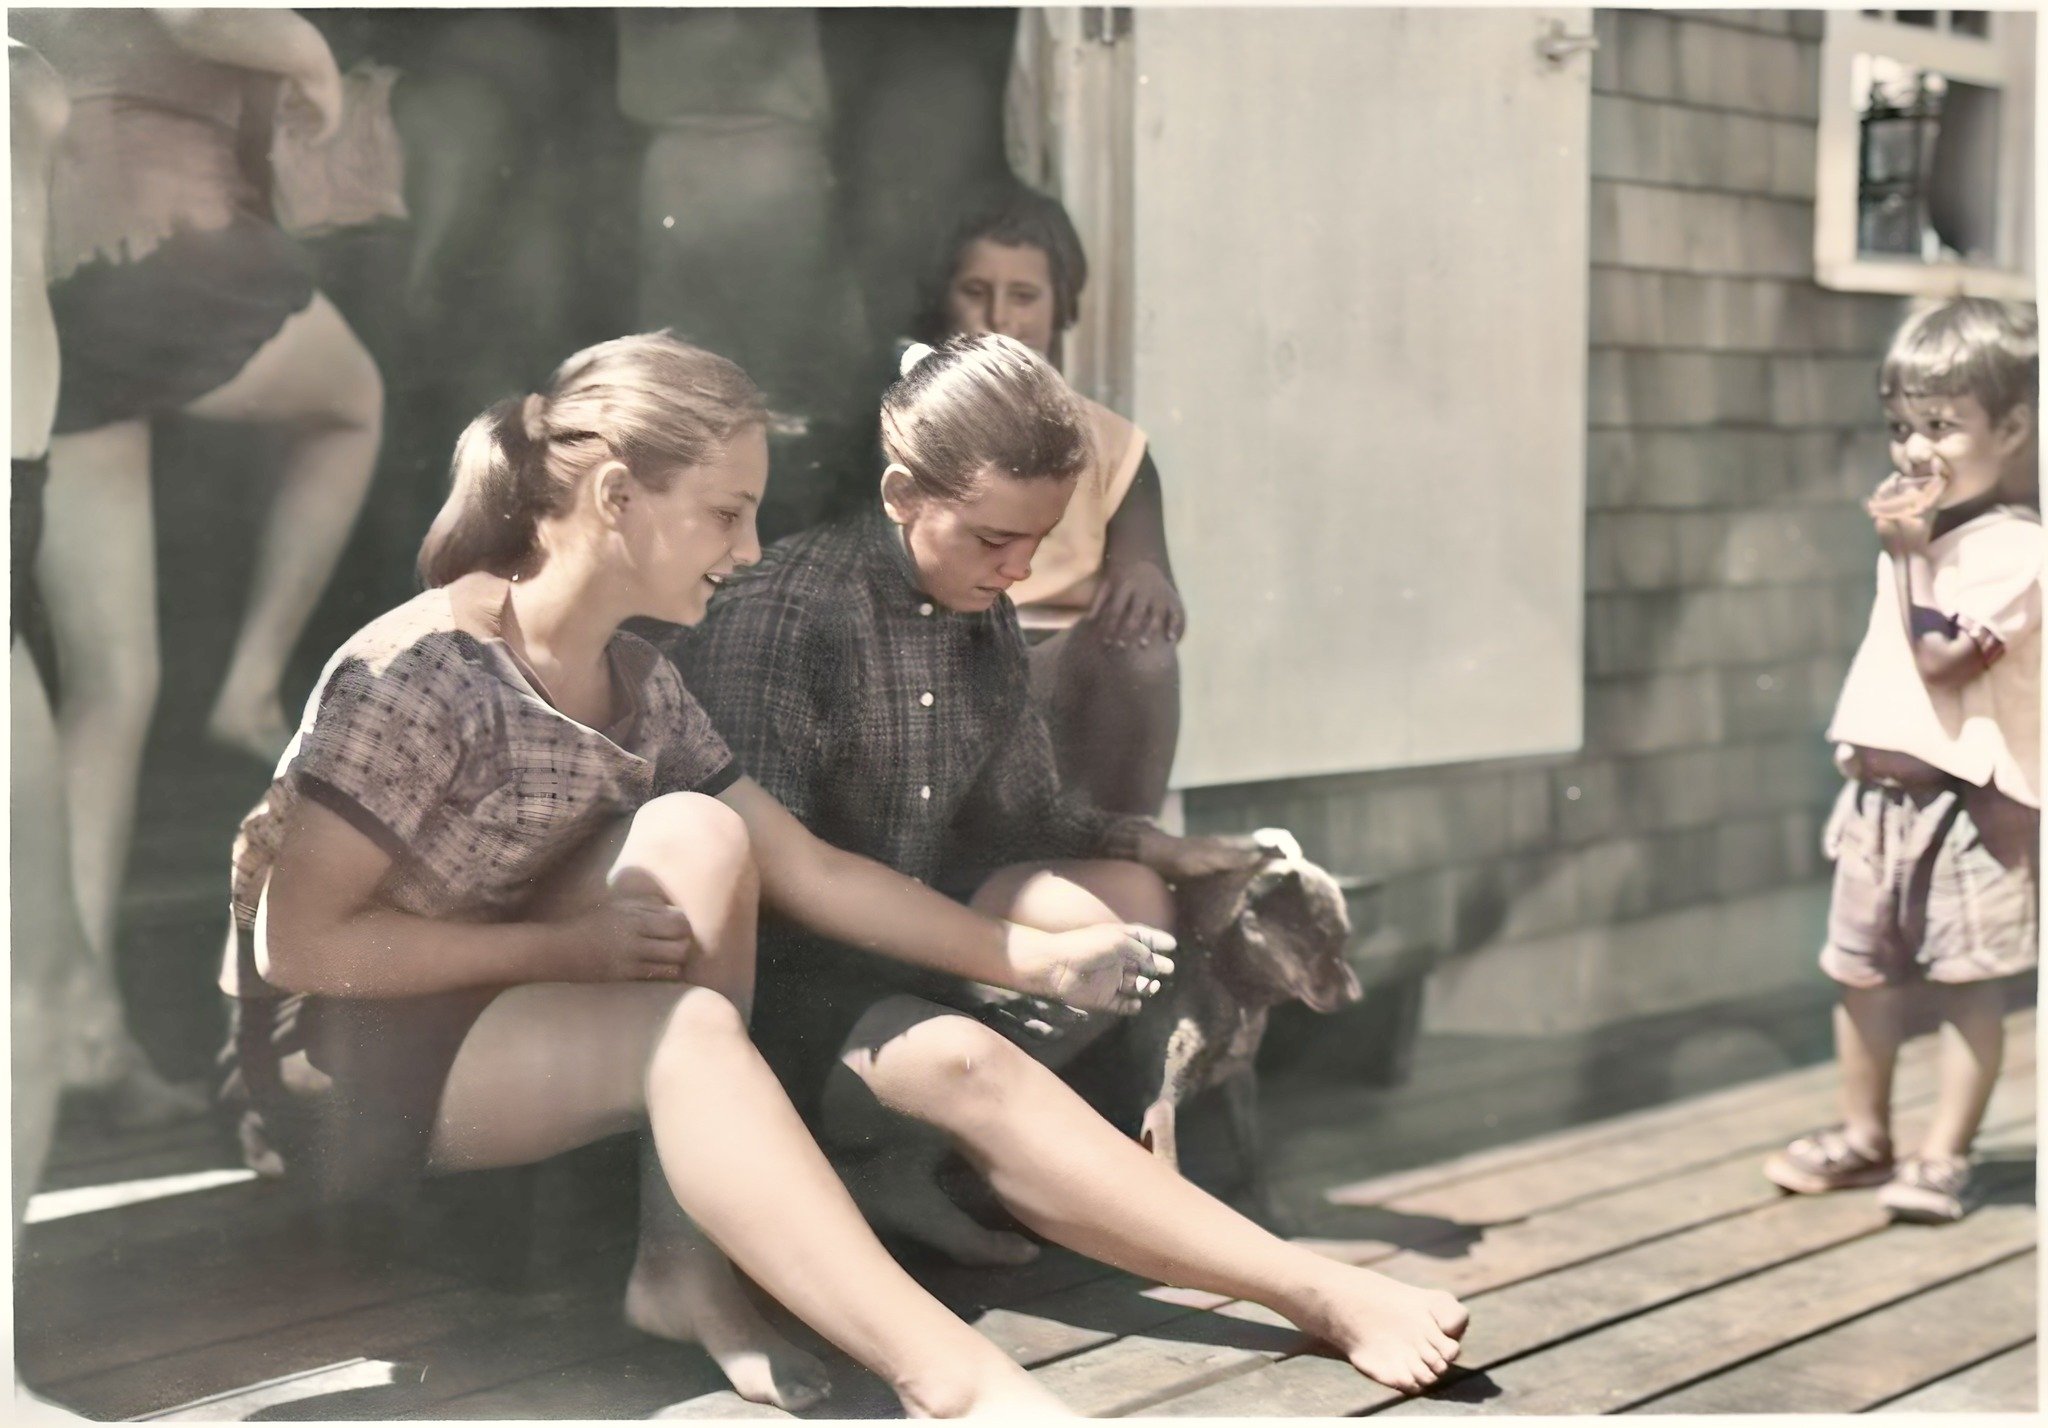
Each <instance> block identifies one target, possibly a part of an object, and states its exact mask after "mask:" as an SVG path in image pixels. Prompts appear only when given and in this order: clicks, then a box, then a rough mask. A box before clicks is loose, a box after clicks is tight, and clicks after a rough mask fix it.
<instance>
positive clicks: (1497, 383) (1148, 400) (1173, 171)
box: [1132, 9, 1592, 787]
mask: <svg viewBox="0 0 2048 1428" xmlns="http://www.w3.org/2000/svg"><path fill="white" fill-rule="evenodd" d="M1552 21H1561V22H1562V23H1563V24H1564V26H1565V28H1566V29H1567V30H1568V31H1569V32H1570V33H1574V34H1584V33H1589V32H1590V31H1591V27H1592V22H1591V13H1590V11H1586V10H1540V11H1538V10H1516V11H1495V10H1437V11H1431V10H1348V9H1322V10H1238V9H1231V10H1192V9H1188V10H1177V9H1140V10H1139V11H1138V12H1137V16H1136V26H1135V33H1134V36H1133V40H1132V42H1133V43H1134V44H1135V45H1136V69H1137V75H1138V77H1137V101H1136V112H1135V129H1136V133H1135V151H1134V153H1133V156H1132V173H1133V176H1134V184H1135V216H1134V221H1133V239H1134V243H1133V247H1134V252H1133V263H1132V271H1133V273H1134V275H1135V283H1136V288H1137V300H1136V329H1135V338H1134V343H1133V369H1134V370H1133V400H1132V407H1133V413H1134V415H1135V416H1136V418H1137V420H1138V421H1139V423H1140V424H1141V425H1143V426H1144V427H1145V428H1146V430H1147V431H1148V432H1150V433H1151V437H1152V442H1153V450H1154V453H1155V455H1156V458H1157V460H1158V463H1159V469H1160V471H1161V474H1162V477H1163V480H1164V484H1165V489H1166V498H1167V505H1168V517H1169V522H1170V526H1169V534H1170V537H1171V541H1172V549H1173V558H1174V566H1175V570H1176V573H1177V575H1178V576H1179V578H1180V581H1181V585H1182V588H1183V590H1184V592H1185V594H1186V596H1187V600H1188V606H1189V609H1190V612H1191V621H1192V627H1191V630H1190V633H1189V637H1188V643H1187V646H1186V649H1185V651H1184V683H1183V696H1182V697H1183V706H1184V709H1185V716H1184V718H1185V727H1184V730H1183V734H1182V740H1181V750H1180V759H1179V762H1178V764H1177V765H1176V770H1175V776H1174V782H1175V784H1176V786H1181V787H1189V786H1199V785H1206V784H1217V783H1231V782H1239V781H1246V780H1253V779H1264V778H1275V777H1283V776H1289V775H1301V774H1317V773H1330V772H1339V771H1347V770H1359V769H1372V768H1387V767H1394V766H1403V765H1414V764H1430V763H1440V762H1447V761H1453V760H1469V759H1477V758H1484V757H1493V756H1500V755H1511V754H1529V753H1538V752H1548V751H1555V750H1561V749H1567V748H1572V747H1576V746H1577V744H1578V743H1579V740H1580V712H1581V711H1580V705H1581V661H1582V655H1581V648H1582V639H1581V624H1582V619H1583V598H1584V596H1583V570H1582V554H1581V547H1582V543H1583V533H1584V523H1585V503H1584V494H1583V489H1584V446H1585V421H1586V415H1585V368H1586V282H1587V264H1588V247H1587V206H1588V175H1587V157H1586V138H1587V123H1588V103H1589V100H1588V89H1589V81H1588V73H1589V62H1588V59H1587V57H1586V56H1584V55H1579V56H1577V57H1575V58H1572V59H1569V60H1567V61H1566V62H1565V63H1564V64H1563V65H1562V66H1556V67H1554V66H1552V65H1550V64H1549V63H1547V62H1546V61H1545V60H1544V59H1542V58H1541V57H1540V56H1539V54H1538V49H1537V45H1538V41H1539V39H1540V38H1541V36H1542V35H1543V34H1544V32H1545V30H1546V28H1547V27H1548V25H1549V24H1550V23H1551V22H1552Z"/></svg>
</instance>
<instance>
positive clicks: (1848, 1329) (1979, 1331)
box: [1629, 1254, 2040, 1413]
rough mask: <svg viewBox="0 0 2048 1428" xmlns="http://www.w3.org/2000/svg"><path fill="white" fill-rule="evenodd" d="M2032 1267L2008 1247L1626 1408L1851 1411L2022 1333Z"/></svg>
mask: <svg viewBox="0 0 2048 1428" xmlns="http://www.w3.org/2000/svg"><path fill="white" fill-rule="evenodd" d="M2039 1268H2040V1266H2039V1264H2038V1262H2037V1261H2036V1259H2035V1257H2034V1256H2033V1255H2031V1254H2023V1255H2018V1256H2015V1257H2014V1258H2012V1259H2008V1260H2005V1261H2003V1262H2001V1263H1999V1264H1995V1265H1993V1266H1992V1267H1991V1268H1989V1269H1986V1270H1980V1271H1978V1272H1977V1273H1975V1274H1968V1275H1964V1276H1963V1277H1962V1278H1961V1279H1957V1280H1952V1281H1951V1282H1949V1283H1947V1284H1943V1285H1938V1286H1937V1287H1935V1288H1933V1289H1930V1290H1927V1291H1926V1292H1925V1293H1922V1294H1916V1295H1913V1296H1912V1297H1911V1298H1908V1299H1902V1300H1900V1301H1899V1302H1898V1303H1896V1304H1891V1305H1887V1306H1886V1307H1884V1308H1882V1309H1879V1310H1876V1311H1875V1312H1873V1313H1870V1314H1866V1315H1864V1316H1863V1317H1862V1318H1860V1319H1854V1320H1851V1321H1850V1322H1848V1323H1846V1324H1842V1325H1838V1326H1837V1327H1835V1328H1833V1329H1829V1330H1826V1331H1825V1332H1823V1333H1819V1334H1816V1335H1814V1336H1813V1337H1812V1338H1810V1339H1802V1340H1800V1341H1799V1342H1798V1343H1796V1344H1788V1345H1786V1346H1785V1347H1784V1348H1782V1349H1778V1350H1777V1351H1775V1352H1773V1353H1769V1354H1765V1355H1764V1356H1763V1357H1762V1358H1759V1359H1752V1360H1751V1361H1750V1362H1748V1363H1745V1364H1738V1365H1737V1366H1736V1367H1734V1368H1732V1369H1729V1370H1727V1371H1726V1372H1725V1373H1720V1374H1716V1375H1715V1376H1714V1377H1712V1378H1709V1379H1705V1380H1703V1381H1701V1382H1699V1383H1695V1384H1693V1385H1691V1386H1690V1387H1687V1388H1681V1389H1679V1390H1678V1391H1677V1392H1675V1393H1667V1394H1664V1395H1662V1396H1660V1397H1658V1398H1653V1399H1651V1400H1649V1401H1648V1402H1646V1403H1640V1404H1637V1405H1636V1406H1635V1407H1634V1408H1631V1409H1630V1410H1629V1412H1631V1413H1858V1412H1861V1411H1863V1410H1864V1409H1867V1408H1869V1407H1871V1406H1873V1405H1875V1404H1878V1403H1882V1402H1884V1401H1885V1400H1887V1399H1890V1398H1896V1397H1898V1396H1899V1395H1901V1394H1903V1393H1907V1392H1909V1391H1911V1390H1913V1389H1915V1388H1919V1387H1921V1386H1922V1385H1924V1384H1927V1383H1930V1382H1933V1381H1936V1380H1938V1379H1940V1378H1942V1377H1943V1376H1945V1375H1947V1374H1950V1373H1953V1372H1955V1371H1956V1369H1957V1368H1959V1367H1961V1366H1962V1365H1965V1364H1971V1363H1976V1362H1978V1361H1979V1360H1981V1359H1984V1358H1986V1357H1987V1356H1989V1355H1992V1354H1995V1353H1999V1352H2001V1351H2003V1350H2006V1349H2010V1348H2013V1347H2014V1346H2016V1345H2018V1344H2022V1343H2026V1342H2028V1341H2030V1340H2032V1338H2033V1337H2034V1329H2033V1325H2034V1308H2035V1304H2034V1299H2035V1295H2034V1282H2035V1276H2036V1275H2037V1274H2038V1272H2039Z"/></svg>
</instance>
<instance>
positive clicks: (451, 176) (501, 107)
mask: <svg viewBox="0 0 2048 1428" xmlns="http://www.w3.org/2000/svg"><path fill="white" fill-rule="evenodd" d="M391 108H392V119H393V121H394V122H395V123H396V124H397V126H398V132H399V134H400V135H401V136H402V137H403V138H404V140H405V154H406V179H407V183H406V186H405V189H406V193H405V203H406V207H407V208H408V209H410V210H411V212H412V254H411V257H410V259H409V260H408V262H407V266H406V274H405V289H406V298H407V301H408V302H409V303H410V304H412V305H414V306H415V307H420V306H428V307H430V306H431V305H432V304H434V303H436V302H438V300H439V297H440V283H439V279H440V276H441V274H442V272H443V271H444V270H445V269H446V267H447V265H448V263H449V261H450V257H451V253H454V252H458V251H459V250H461V249H463V248H466V247H467V246H468V240H469V239H470V238H471V237H472V236H473V234H474V232H475V231H476V229H477V227H478V226H479V224H480V223H481V221H482V220H483V219H484V216H485V215H486V214H488V213H489V212H490V210H491V207H492V205H491V202H490V200H491V199H492V198H493V197H494V196H495V194H496V193H497V191H498V189H499V187H500V185H501V182H502V177H501V176H502V175H503V174H505V173H508V172H510V170H511V168H512V167H513V165H514V164H515V163H517V162H518V161H519V159H520V157H521V156H520V155H519V154H518V152H517V149H516V146H515V144H514V118H513V115H512V111H511V109H510V108H509V106H508V105H507V104H506V102H505V100H504V99H503V98H501V97H500V96H499V94H498V92H497V90H496V89H494V88H493V87H492V85H491V84H490V82H489V81H488V80H486V79H485V78H484V77H483V76H481V75H477V74H468V73H463V72H460V71H457V72H454V73H444V74H431V75H411V74H409V75H407V76H405V77H404V78H403V79H401V80H400V81H399V83H398V86H397V88H396V89H395V90H393V92H392V96H391Z"/></svg>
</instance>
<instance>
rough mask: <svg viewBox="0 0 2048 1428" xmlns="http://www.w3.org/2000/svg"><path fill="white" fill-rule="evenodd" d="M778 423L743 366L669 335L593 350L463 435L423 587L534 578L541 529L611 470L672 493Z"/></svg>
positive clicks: (423, 553) (423, 557) (425, 550)
mask: <svg viewBox="0 0 2048 1428" xmlns="http://www.w3.org/2000/svg"><path fill="white" fill-rule="evenodd" d="M767 418H768V413H767V408H766V407H765V405H764V404H763V402H762V400H761V393H760V391H759V390H758V389H756V387H755V386H754V384H753V382H752V381H751V380H750V379H749V378H748V377H747V374H746V373H745V372H742V371H741V370H740V369H739V367H738V366H736V365H735V364H734V363H732V362H729V361H727V360H726V359H725V358H723V357H720V356H717V355H716V354H714V353H710V352H706V351H704V350H703V349H702V348H701V347H692V346H690V344H688V343H687V342H682V341H678V340H677V339H676V338H675V337H672V336H671V335H669V334H668V333H666V332H650V333H644V334H642V335H640V336H637V337H618V338H614V339H613V340H611V341H610V342H600V343H598V344H597V345H596V346H595V347H586V348H584V349H583V350H582V351H581V352H578V353H577V354H576V355H575V356H573V357H571V358H570V359H569V360H568V361H566V362H564V363H563V364H562V365H561V366H559V367H557V368H556V369H555V372H554V375H553V376H551V377H549V378H548V380H547V382H546V384H545V385H544V386H543V387H542V389H541V390H540V391H539V392H536V393H534V394H533V395H532V396H529V397H507V398H506V399H505V400H504V401H501V402H497V403H495V404H493V405H492V406H491V407H490V408H489V409H488V410H486V411H485V412H484V413H483V414H482V415H481V416H479V417H477V418H476V420H474V421H472V422H471V423H470V424H469V426H468V428H467V429H465V430H464V431H463V433H462V436H461V438H460V439H459V440H458V441H457V442H456V443H455V460H454V463H453V465H452V468H451V489H450V490H449V492H448V500H447V502H446V503H445V504H444V505H443V506H442V507H441V512H440V514H439V515H437V516H435V517H434V523H433V525H432V526H431V527H429V528H428V530H427V538H426V539H425V540H424V541H422V542H421V543H420V558H419V574H420V579H421V581H422V582H424V583H425V584H426V585H427V587H428V588H429V589H431V588H433V587H435V586H438V585H446V584H448V583H449V582H450V581H453V580H459V579H461V578H462V577H463V576H465V575H468V574H470V573H472V572H474V571H478V570H488V571H490V572H491V573H493V574H495V575H503V576H507V577H510V576H514V575H520V574H526V573H530V572H531V570H532V568H533V566H534V561H535V557H536V556H537V555H538V554H539V552H538V550H537V549H536V537H537V535H538V533H539V530H540V523H541V521H542V520H543V519H544V518H545V517H547V516H551V515H557V514H560V513H561V512H563V511H565V510H567V509H568V508H569V504H570V502H571V501H572V500H573V499H574V496H575V492H576V487H577V483H578V482H579V481H580V480H581V478H582V477H583V476H584V475H585V474H586V473H587V472H589V471H590V470H592V469H593V468H595V467H596V466H597V465H598V464H599V463H600V462H603V461H606V460H609V459H612V458H616V459H618V460H619V461H622V462H624V463H625V465H626V469H627V470H629V471H631V472H632V473H633V477H634V479H635V480H637V481H639V482H640V483H641V484H642V485H644V486H646V487H648V488H649V489H651V490H656V491H660V490H666V489H667V487H668V484H669V482H670V481H671V480H673V479H674V477H675V474H676V473H677V472H678V471H680V470H683V469H684V468H686V467H691V466H701V465H703V464H704V463H705V462H707V461H711V460H714V459H716V458H717V456H718V455H719V453H720V452H721V451H723V450H724V448H725V446H726V444H727V443H728V442H730V441H731V440H732V438H733V437H734V436H735V435H737V434H738V433H739V432H741V431H743V430H745V429H746V428H747V427H750V426H753V425H756V424H758V423H763V422H766V421H767Z"/></svg>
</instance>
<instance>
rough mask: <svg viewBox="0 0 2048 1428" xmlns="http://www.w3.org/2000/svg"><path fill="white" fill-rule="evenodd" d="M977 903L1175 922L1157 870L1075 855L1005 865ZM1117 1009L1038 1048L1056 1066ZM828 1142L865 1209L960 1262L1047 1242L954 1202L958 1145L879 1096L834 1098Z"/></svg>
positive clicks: (1026, 1251) (1027, 912) (996, 1260)
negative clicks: (990, 1222)
mask: <svg viewBox="0 0 2048 1428" xmlns="http://www.w3.org/2000/svg"><path fill="white" fill-rule="evenodd" d="M972 905H973V906H974V907H975V909H976V910H978V911H981V912H986V913H988V914H989V915H990V916H992V917H1001V918H1005V919H1008V920H1011V921H1015V922H1021V923H1024V924H1025V925H1027V926H1031V927H1039V928H1043V929H1045V930H1046V931H1048V932H1059V931H1064V930H1066V929H1068V928H1074V927H1087V926H1092V925H1094V924H1096V923H1101V922H1143V923H1146V924H1148V925H1150V926H1153V927H1161V928H1165V927H1171V926H1172V920H1173V903H1172V899H1171V898H1170V897H1169V896H1168V894H1167V891H1166V888H1165V885H1164V884H1163V883H1161V882H1160V881H1159V878H1158V877H1157V875H1156V874H1154V873H1152V872H1151V871H1149V870H1148V869H1146V868H1142V867H1140V866H1138V865H1137V864H1135V863H1116V862H1092V861H1070V862H1059V863H1051V864H1043V865H1040V864H1030V865H1023V864H1020V865H1017V866H1014V867H1009V868H1003V869H1000V870H999V871H997V872H996V873H994V874H993V875H991V876H990V878H989V880H988V881H987V882H985V883H984V884H982V886H981V887H980V888H979V889H977V890H976V892H975V894H974V897H973V899H972ZM1113 1025H1114V1019H1113V1018H1111V1017H1109V1016H1097V1017H1091V1018H1089V1019H1088V1020H1086V1021H1082V1022H1076V1023H1073V1024H1072V1025H1069V1026H1066V1027H1065V1028H1064V1031H1063V1034H1062V1035H1060V1036H1059V1037H1058V1038H1057V1039H1056V1040H1052V1041H1048V1042H1045V1043H1042V1044H1040V1045H1037V1046H1034V1047H1032V1048H1031V1054H1032V1055H1033V1056H1034V1057H1035V1058H1037V1059H1038V1060H1039V1061H1040V1062H1041V1063H1042V1064H1044V1065H1046V1066H1050V1067H1053V1068H1055V1069H1057V1068H1059V1067H1061V1066H1064V1065H1066V1064H1067V1062H1069V1061H1070V1060H1072V1059H1073V1058H1074V1057H1075V1056H1077V1055H1079V1054H1080V1053H1081V1051H1082V1050H1084V1049H1085V1048H1086V1047H1087V1046H1088V1045H1089V1044H1090V1043H1091V1042H1093V1041H1094V1040H1095V1039H1096V1038H1097V1037H1099V1036H1101V1035H1103V1034H1104V1033H1105V1032H1107V1031H1109V1030H1110V1028H1111V1027H1112V1026H1113ZM825 1134H826V1137H827V1144H828V1145H829V1146H830V1147H831V1149H832V1151H833V1154H834V1157H835V1159H837V1160H838V1161H839V1162H840V1163H841V1164H842V1166H843V1167H844V1169H845V1170H846V1172H847V1180H848V1184H849V1185H850V1186H851V1187H852V1189H853V1192H854V1197H855V1199H856V1200H857V1201H858V1202H859V1204H860V1207H861V1211H862V1213H863V1214H865V1215H866V1216H867V1217H868V1221H869V1223H871V1224H873V1225H874V1226H875V1227H876V1228H877V1229H880V1230H883V1231H885V1232H887V1233H891V1234H895V1235H900V1236H902V1237H903V1238H905V1239H909V1240H913V1241H916V1242H917V1243H919V1244H924V1245H928V1246H930V1247H931V1248H933V1249H935V1250H937V1251H938V1252H939V1253H941V1254H943V1255H945V1256H946V1257H947V1258H949V1259H951V1260H953V1261H954V1262H955V1263H958V1264H977V1265H1000V1264H1009V1265H1015V1264H1025V1263H1028V1262H1029V1261H1031V1260H1033V1259H1035V1258H1037V1257H1038V1246H1037V1245H1035V1244H1033V1243H1032V1242H1031V1241H1030V1240H1028V1239H1026V1238H1024V1237H1023V1236H1022V1235H1017V1234H1011V1233H1009V1232H1008V1231H1005V1230H992V1229H990V1228H989V1227H988V1226H986V1225H984V1224H982V1223H981V1222H980V1221H978V1220H976V1219H975V1218H974V1217H973V1216H972V1215H969V1214H968V1213H967V1212H966V1211H965V1210H962V1209H961V1208H960V1207H959V1206H958V1205H956V1204H954V1203H953V1200H952V1198H951V1197H950V1196H948V1195H947V1194H946V1192H945V1191H944V1189H942V1188H941V1187H940V1185H939V1183H938V1174H939V1168H940V1166H941V1165H942V1164H943V1163H944V1162H945V1158H946V1156H947V1155H948V1154H949V1153H950V1152H951V1150H952V1146H951V1145H950V1143H949V1142H948V1141H947V1140H946V1138H945V1136H944V1135H943V1134H941V1133H940V1132H938V1131H936V1130H934V1129H932V1128H931V1127H929V1126H926V1125H922V1124H920V1123H918V1122H917V1121H914V1120H909V1119H906V1118H904V1117H902V1116H899V1115H895V1114H893V1113H892V1112H890V1111H887V1110H885V1109H883V1107H881V1106H880V1105H879V1104H877V1103H876V1102H875V1101H874V1099H873V1098H872V1097H864V1096H852V1097H846V1098H843V1099H841V1100H840V1101H837V1102H835V1103H833V1110H832V1113H831V1114H829V1115H828V1116H827V1117H826V1121H825Z"/></svg>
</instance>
